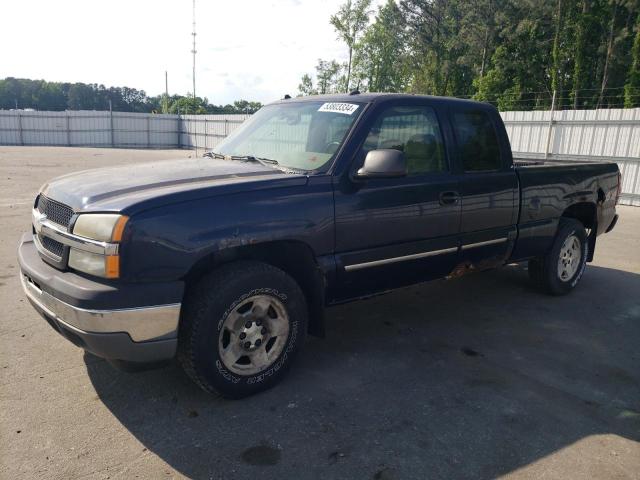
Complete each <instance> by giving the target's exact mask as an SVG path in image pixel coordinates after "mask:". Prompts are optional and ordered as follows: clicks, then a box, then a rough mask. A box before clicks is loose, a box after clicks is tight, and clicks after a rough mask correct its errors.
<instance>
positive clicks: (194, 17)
mask: <svg viewBox="0 0 640 480" xmlns="http://www.w3.org/2000/svg"><path fill="white" fill-rule="evenodd" d="M191 35H193V48H192V49H191V53H192V54H193V72H192V76H193V101H194V106H195V100H196V0H193V32H191ZM194 113H195V112H194Z"/></svg>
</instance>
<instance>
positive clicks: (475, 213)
mask: <svg viewBox="0 0 640 480" xmlns="http://www.w3.org/2000/svg"><path fill="white" fill-rule="evenodd" d="M450 121H451V126H452V130H453V134H454V137H455V141H456V150H457V168H458V171H459V172H460V177H459V178H460V184H459V191H460V196H461V215H460V244H461V254H460V255H461V261H462V263H463V264H466V265H467V266H469V265H472V266H473V268H474V269H482V268H486V267H492V266H494V265H498V264H502V263H503V262H504V261H505V260H506V258H507V257H508V255H509V252H510V250H511V248H512V245H513V242H514V241H515V235H516V222H517V213H518V209H517V208H518V205H517V202H518V178H517V175H516V172H515V170H514V169H513V168H512V160H511V154H510V150H509V147H508V140H507V139H506V133H504V132H503V130H504V129H503V127H501V123H499V122H500V118H499V115H498V114H497V113H495V112H493V111H489V110H488V109H483V108H482V107H476V106H474V105H460V106H453V107H450ZM500 128H502V130H499V129H500ZM503 137H504V138H503ZM505 142H506V148H505Z"/></svg>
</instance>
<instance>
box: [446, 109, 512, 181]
mask: <svg viewBox="0 0 640 480" xmlns="http://www.w3.org/2000/svg"><path fill="white" fill-rule="evenodd" d="M451 121H452V123H453V131H454V134H455V137H456V142H457V146H458V153H459V157H460V159H461V163H462V166H463V169H464V171H465V172H470V173H475V172H491V171H496V170H500V168H501V167H502V157H501V155H500V144H499V143H498V135H497V133H496V130H495V127H494V125H493V122H492V121H491V117H489V115H488V114H487V112H484V111H482V110H469V111H458V112H453V115H452V118H451Z"/></svg>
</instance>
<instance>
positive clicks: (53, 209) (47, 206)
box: [36, 194, 73, 243]
mask: <svg viewBox="0 0 640 480" xmlns="http://www.w3.org/2000/svg"><path fill="white" fill-rule="evenodd" d="M36 207H37V209H38V211H39V212H40V213H44V214H45V215H46V216H47V219H48V220H50V221H52V222H54V223H57V224H58V225H62V226H63V227H65V228H69V223H71V217H73V209H72V208H71V207H70V206H68V205H65V204H64V203H60V202H56V201H55V200H52V199H50V198H49V197H46V196H44V195H42V194H41V195H40V196H39V197H38V204H37V205H36ZM56 243H57V242H56Z"/></svg>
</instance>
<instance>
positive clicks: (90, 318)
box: [20, 272, 180, 342]
mask: <svg viewBox="0 0 640 480" xmlns="http://www.w3.org/2000/svg"><path fill="white" fill-rule="evenodd" d="M20 280H21V282H22V288H23V290H24V293H25V294H26V295H27V297H28V298H29V299H30V300H31V301H32V302H33V303H34V304H36V305H37V306H38V307H40V309H41V310H42V311H43V312H44V313H46V314H47V315H49V316H50V317H51V318H53V319H55V320H57V321H58V322H60V323H62V324H63V325H65V326H67V327H70V328H72V329H73V330H79V331H81V332H88V333H116V332H123V333H126V334H128V335H129V336H130V337H131V340H133V341H134V342H144V341H150V340H158V339H163V338H170V337H172V336H176V332H177V330H178V321H179V318H180V304H179V303H173V304H169V305H158V306H152V307H139V308H124V309H115V310H87V309H84V308H78V307H74V306H73V305H69V304H68V303H65V302H63V301H62V300H59V299H57V298H55V297H54V296H52V295H50V294H49V293H47V292H44V291H42V290H41V289H40V288H39V287H38V285H36V284H35V282H34V281H33V280H32V279H31V278H30V277H28V276H27V275H25V274H24V273H22V272H21V275H20Z"/></svg>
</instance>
